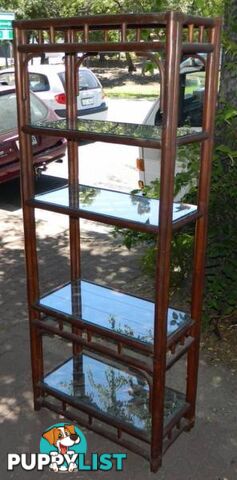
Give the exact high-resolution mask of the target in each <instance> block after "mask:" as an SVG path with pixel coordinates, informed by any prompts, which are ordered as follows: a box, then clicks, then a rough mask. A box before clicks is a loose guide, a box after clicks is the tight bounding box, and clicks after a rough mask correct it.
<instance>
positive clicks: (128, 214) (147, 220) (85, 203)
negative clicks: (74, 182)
mask: <svg viewBox="0 0 237 480" xmlns="http://www.w3.org/2000/svg"><path fill="white" fill-rule="evenodd" d="M35 200H36V201H40V202H44V203H47V204H51V205H59V206H63V207H66V208H69V207H70V208H73V209H75V208H78V209H80V210H82V211H83V210H84V211H85V212H91V213H96V214H99V215H105V216H109V217H111V218H121V219H123V220H131V221H133V222H139V223H142V224H147V225H148V224H149V225H153V226H157V225H159V200H156V199H154V198H147V197H144V196H143V195H130V194H127V193H122V192H116V191H111V190H105V189H101V188H96V187H90V186H86V185H80V186H79V187H78V188H76V189H75V188H72V187H70V188H69V187H64V188H60V189H57V190H53V191H50V192H47V193H43V194H39V195H36V196H35ZM195 211H197V207H196V206H195V205H188V204H184V203H173V222H175V221H177V220H180V219H181V218H183V217H185V216H187V215H190V214H192V213H194V212H195Z"/></svg>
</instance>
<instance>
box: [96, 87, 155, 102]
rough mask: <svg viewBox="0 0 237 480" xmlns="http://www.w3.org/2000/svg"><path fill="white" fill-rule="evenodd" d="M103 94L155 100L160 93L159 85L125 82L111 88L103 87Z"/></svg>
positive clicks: (114, 96)
mask: <svg viewBox="0 0 237 480" xmlns="http://www.w3.org/2000/svg"><path fill="white" fill-rule="evenodd" d="M104 91H105V94H106V95H107V96H108V97H110V98H132V99H133V98H134V99H136V98H142V99H149V100H155V99H156V98H157V97H158V96H159V94H160V86H159V84H157V85H154V84H152V85H136V84H134V83H127V84H125V85H121V86H118V87H113V88H104Z"/></svg>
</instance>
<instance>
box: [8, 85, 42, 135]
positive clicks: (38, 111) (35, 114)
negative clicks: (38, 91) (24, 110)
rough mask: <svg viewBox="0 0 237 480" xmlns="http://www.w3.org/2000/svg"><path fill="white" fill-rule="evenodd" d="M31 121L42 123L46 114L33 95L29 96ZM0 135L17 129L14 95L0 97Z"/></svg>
mask: <svg viewBox="0 0 237 480" xmlns="http://www.w3.org/2000/svg"><path fill="white" fill-rule="evenodd" d="M30 106H31V121H32V122H35V121H43V120H45V119H46V117H47V114H48V109H47V107H46V106H45V105H44V104H43V103H42V102H41V101H40V100H39V99H38V98H37V97H35V95H31V101H30ZM0 112H1V115H0V133H5V132H8V131H9V130H14V129H17V109H16V94H15V92H12V93H4V94H2V95H0Z"/></svg>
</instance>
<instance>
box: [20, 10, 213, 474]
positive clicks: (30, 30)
mask: <svg viewBox="0 0 237 480" xmlns="http://www.w3.org/2000/svg"><path fill="white" fill-rule="evenodd" d="M14 26H15V64H16V88H17V94H18V119H19V134H20V147H21V172H22V175H21V185H22V200H23V214H24V228H25V250H26V266H27V285H28V301H29V320H30V336H31V354H32V378H33V391H34V404H35V408H36V409H39V408H41V407H47V408H49V409H51V410H53V411H55V412H58V413H60V414H63V415H65V416H66V417H68V418H70V419H73V420H75V421H78V423H79V425H85V426H87V427H88V428H89V429H92V430H94V431H96V432H98V433H101V434H102V435H104V436H106V437H108V438H110V439H112V440H113V441H115V442H117V443H118V444H120V445H123V446H125V447H127V448H128V449H130V450H133V451H134V452H137V453H139V454H140V455H142V456H144V457H145V458H147V459H149V461H150V465H151V470H152V471H153V472H155V471H157V469H158V468H159V467H160V465H161V461H162V455H163V453H164V452H165V450H166V449H167V448H168V447H169V445H170V444H172V443H173V442H174V440H175V439H176V438H177V436H178V435H179V434H180V433H181V432H182V431H183V430H189V429H190V428H191V427H192V426H193V424H194V417H195V402H196V391H197V373H198V356H199V339H200V322H201V309H202V292H203V281H204V261H205V248H206V236H207V211H208V192H209V184H210V172H211V159H212V148H213V132H214V114H215V104H216V92H217V82H218V66H219V42H220V19H210V18H201V17H191V16H185V15H183V14H181V13H177V12H168V13H164V14H156V13H154V14H147V15H143V16H141V15H133V14H131V15H130V14H129V15H115V16H104V15H103V16H91V17H78V18H67V19H61V18H60V19H46V20H28V21H17V22H15V25H14ZM98 32H100V38H102V37H103V39H104V40H100V41H96V39H95V36H96V35H98ZM110 32H117V36H116V35H115V34H113V35H112V36H111V37H110ZM32 34H34V35H35V36H36V35H37V38H38V43H37V44H33V43H31V41H30V38H31V36H32ZM151 34H152V35H151ZM110 38H112V41H110ZM115 38H117V40H115ZM151 38H153V40H151ZM62 40H63V42H62ZM62 51H64V52H65V70H66V98H67V109H66V111H67V117H66V119H63V120H61V119H60V120H58V121H56V122H52V121H51V122H43V123H42V122H41V123H39V122H38V123H37V122H35V123H32V122H31V119H30V100H29V79H28V68H27V66H28V62H29V61H30V60H31V59H32V58H33V57H34V56H39V55H40V54H42V53H43V52H44V53H47V52H62ZM121 51H125V52H136V53H141V52H142V53H143V55H144V54H147V55H150V54H151V52H152V53H153V54H159V59H160V60H159V67H160V76H161V80H162V105H163V112H162V113H163V121H162V122H163V123H162V125H161V127H152V126H145V125H135V124H127V123H117V122H102V121H88V120H85V119H82V120H81V119H78V118H77V105H76V97H77V94H78V75H77V72H78V68H79V66H80V65H81V64H82V62H83V60H84V59H85V58H86V57H87V56H88V55H90V54H95V53H99V52H121ZM78 52H80V54H81V56H78V55H77V54H78ZM200 54H205V55H203V56H200ZM184 55H190V56H194V57H195V56H196V57H198V58H199V59H202V61H203V63H204V64H205V72H206V80H205V95H204V106H203V122H202V129H201V131H200V132H197V131H194V130H192V129H190V132H189V133H187V132H186V133H185V134H184V133H183V130H182V128H178V104H179V66H180V62H181V60H182V59H183V56H184ZM39 134H40V135H43V134H45V135H54V136H60V137H61V136H65V137H66V138H67V139H68V162H69V179H68V186H66V187H63V188H61V189H58V190H54V191H51V192H48V193H43V194H40V195H36V194H35V192H34V174H33V169H32V146H31V135H39ZM82 139H89V140H94V141H96V140H99V141H103V142H110V143H114V144H127V145H138V146H144V147H149V148H157V149H160V150H161V172H160V178H161V193H160V198H159V199H147V198H144V197H142V196H139V195H130V194H125V193H121V192H114V191H110V190H106V189H99V188H96V187H93V186H85V185H80V183H79V179H78V171H79V169H78V143H79V142H80V141H81V140H82ZM194 142H199V143H200V145H201V148H200V152H201V153H200V175H199V192H198V201H197V204H196V205H185V204H182V203H177V202H176V203H174V200H173V197H174V195H173V190H174V171H175V161H176V153H177V152H176V150H177V147H178V146H179V145H188V144H191V143H194ZM85 192H86V194H87V195H90V196H91V201H90V204H89V205H88V204H87V203H86V202H85V201H84V200H83V198H84V197H83V193H85ZM138 205H139V208H138ZM36 208H40V209H45V210H50V211H52V212H58V213H61V214H63V215H67V216H68V217H69V224H70V257H71V278H70V281H69V282H68V283H67V284H64V285H58V288H57V289H56V290H54V291H49V292H48V293H47V294H46V295H44V296H42V295H41V293H40V289H39V280H38V265H37V240H36V233H35V209H36ZM80 218H86V219H88V220H91V221H98V222H102V223H105V224H111V225H117V226H120V227H124V228H130V229H134V230H137V231H142V232H152V233H155V234H157V242H158V249H157V259H156V279H155V282H156V283H155V285H156V289H155V291H156V294H155V300H154V302H151V301H147V300H144V299H141V298H138V297H135V296H132V295H128V294H124V293H120V292H117V291H115V290H112V289H110V288H105V287H102V286H100V285H97V284H94V283H91V282H88V281H86V279H83V278H81V268H80V228H79V219H80ZM189 222H193V223H195V231H196V233H195V252H194V265H193V282H192V306H191V314H190V315H189V314H187V313H185V312H182V311H180V310H177V309H174V308H171V307H169V282H170V249H171V239H172V234H173V231H174V230H177V229H181V228H182V226H183V225H186V224H187V223H189ZM55 273H56V274H57V272H55ZM46 333H51V334H53V336H54V337H60V338H65V339H66V340H67V341H68V340H69V341H71V343H72V346H73V349H72V353H73V356H72V358H69V359H67V360H66V362H64V363H63V364H60V365H58V366H57V368H56V369H55V370H53V371H52V372H50V373H47V374H46V375H45V374H44V361H43V350H42V337H43V336H44V334H46ZM54 337H53V338H54ZM185 353H186V354H187V372H186V374H187V382H186V392H184V393H181V392H177V391H176V390H174V389H170V388H168V387H167V386H166V372H167V370H169V369H171V368H172V366H173V365H174V364H175V363H176V362H177V361H178V360H179V359H180V358H181V357H183V355H184V354H185ZM91 371H93V372H95V378H94V380H93V379H92V378H91V373H90V372H91ZM106 372H107V373H108V372H109V373H110V374H111V378H113V381H111V382H112V383H108V380H107V379H108V375H107V374H106ZM116 379H119V381H118V382H117V383H116ZM98 386H100V387H103V389H104V390H105V391H106V392H107V393H106V398H107V403H106V402H103V401H102V400H101V398H100V396H99V394H98ZM122 386H123V387H122ZM106 405H107V406H106ZM108 405H110V406H109V407H108ZM78 412H80V415H79V413H78ZM98 420H99V421H100V424H98V422H97V421H98ZM101 421H102V422H103V424H104V427H101Z"/></svg>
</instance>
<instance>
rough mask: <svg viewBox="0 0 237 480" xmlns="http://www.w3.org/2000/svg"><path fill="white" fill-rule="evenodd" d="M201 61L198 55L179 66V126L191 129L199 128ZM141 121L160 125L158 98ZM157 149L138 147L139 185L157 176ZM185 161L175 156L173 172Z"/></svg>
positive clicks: (179, 170)
mask: <svg viewBox="0 0 237 480" xmlns="http://www.w3.org/2000/svg"><path fill="white" fill-rule="evenodd" d="M204 75H205V73H204V72H203V63H202V62H201V61H199V60H197V59H195V60H192V59H187V60H185V61H184V62H183V63H182V64H181V68H180V102H179V105H180V108H179V122H178V126H179V127H188V128H189V127H191V128H192V130H194V131H197V132H198V131H200V130H201V124H202V111H203V96H204V80H205V78H204ZM143 123H144V124H145V125H157V126H159V125H161V123H162V112H161V111H160V99H159V98H158V99H157V100H156V101H155V102H154V103H153V104H152V107H151V108H150V110H149V112H148V113H147V115H146V117H145V119H144V121H143ZM160 153H161V152H160V150H157V149H152V148H145V147H140V148H139V158H138V159H137V169H138V171H139V180H138V183H139V186H140V187H143V185H148V184H150V183H151V182H152V181H154V180H155V179H157V178H159V177H160ZM184 168H185V167H184V163H183V161H180V160H179V158H178V157H177V160H176V171H175V174H177V173H178V172H181V171H183V170H184ZM187 190H188V188H186V189H183V190H181V192H180V194H179V195H178V196H177V197H176V199H177V200H178V199H180V198H181V197H182V195H183V194H184V193H186V191H187Z"/></svg>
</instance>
